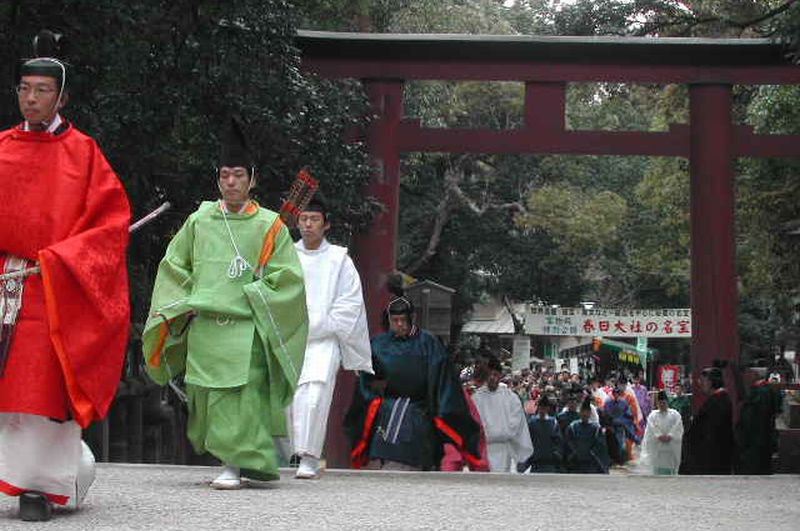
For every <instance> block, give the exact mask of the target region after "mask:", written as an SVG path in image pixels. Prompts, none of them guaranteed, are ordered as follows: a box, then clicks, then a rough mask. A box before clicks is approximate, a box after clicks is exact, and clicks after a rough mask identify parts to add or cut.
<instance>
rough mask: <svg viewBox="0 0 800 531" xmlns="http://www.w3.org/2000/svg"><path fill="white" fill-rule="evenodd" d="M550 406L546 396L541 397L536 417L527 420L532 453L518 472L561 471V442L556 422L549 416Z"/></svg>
mask: <svg viewBox="0 0 800 531" xmlns="http://www.w3.org/2000/svg"><path fill="white" fill-rule="evenodd" d="M550 405H551V401H550V399H549V398H548V397H547V395H542V396H541V397H540V398H539V403H538V404H537V407H536V416H534V417H532V418H531V419H530V420H528V431H529V433H530V439H531V443H532V446H533V453H531V454H530V457H528V459H527V460H526V461H525V462H524V463H523V464H521V465H520V466H519V467H518V469H519V470H520V472H522V471H524V470H526V469H527V468H528V467H530V470H531V472H560V471H561V460H562V444H563V442H562V438H561V430H560V428H559V427H558V422H556V419H555V417H551V416H550Z"/></svg>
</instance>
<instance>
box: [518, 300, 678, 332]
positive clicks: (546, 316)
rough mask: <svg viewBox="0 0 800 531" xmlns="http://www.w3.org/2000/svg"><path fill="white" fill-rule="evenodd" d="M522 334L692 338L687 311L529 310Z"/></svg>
mask: <svg viewBox="0 0 800 531" xmlns="http://www.w3.org/2000/svg"><path fill="white" fill-rule="evenodd" d="M525 333H526V334H528V335H535V336H590V337H594V336H602V337H685V338H690V337H692V311H691V310H690V309H689V308H666V309H650V310H648V309H625V308H592V309H591V310H587V309H585V308H551V307H548V306H530V307H529V308H528V311H527V312H526V314H525Z"/></svg>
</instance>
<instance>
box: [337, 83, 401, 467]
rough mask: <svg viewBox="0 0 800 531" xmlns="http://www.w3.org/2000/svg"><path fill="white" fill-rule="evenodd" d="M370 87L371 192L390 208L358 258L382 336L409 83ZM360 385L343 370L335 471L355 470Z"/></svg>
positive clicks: (363, 241) (370, 313)
mask: <svg viewBox="0 0 800 531" xmlns="http://www.w3.org/2000/svg"><path fill="white" fill-rule="evenodd" d="M364 88H365V89H366V91H367V94H368V95H369V100H370V106H371V109H372V112H373V114H374V115H375V116H376V119H375V120H374V121H373V122H372V123H371V124H370V127H369V130H368V131H367V145H368V147H369V150H370V155H371V157H372V162H373V164H374V166H375V174H374V177H373V179H372V182H371V183H370V184H369V186H368V187H367V191H366V193H367V195H369V196H372V197H375V198H376V199H378V201H380V202H381V203H382V204H383V205H384V206H385V209H384V210H383V211H382V212H381V213H380V214H378V217H377V218H376V219H375V222H374V224H373V226H372V230H370V231H369V232H368V233H365V234H362V235H361V236H360V237H359V238H358V240H357V241H356V245H355V252H354V253H353V255H354V257H355V260H356V262H357V264H356V265H357V266H358V270H359V272H360V273H361V283H362V285H363V288H364V300H365V301H366V302H367V318H368V321H369V330H370V335H372V336H374V335H377V334H379V333H380V332H382V326H383V325H382V322H381V320H382V310H383V308H386V305H387V304H388V303H389V300H388V297H389V292H388V291H387V290H386V278H387V276H388V275H389V274H390V273H391V272H392V271H394V269H395V261H396V259H397V225H398V218H399V212H400V151H399V150H398V134H399V131H398V128H399V126H400V121H401V120H402V118H403V82H402V81H394V80H381V81H377V80H364ZM355 385H356V378H355V375H354V374H353V373H352V372H351V371H339V376H338V378H337V380H336V394H335V395H334V397H333V403H332V404H331V412H330V416H329V418H328V433H327V437H326V441H327V448H326V450H325V457H326V465H327V466H328V467H329V468H349V467H350V446H349V439H348V438H347V437H346V435H345V433H344V426H343V423H344V418H345V415H346V414H347V410H348V409H349V407H350V402H351V401H352V397H353V392H354V390H355Z"/></svg>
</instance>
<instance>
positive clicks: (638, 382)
mask: <svg viewBox="0 0 800 531" xmlns="http://www.w3.org/2000/svg"><path fill="white" fill-rule="evenodd" d="M643 380H644V374H643V371H638V372H637V373H636V376H634V378H633V383H632V384H631V390H632V391H633V394H634V396H635V397H636V402H637V404H638V405H639V409H640V410H641V421H640V422H639V424H638V426H639V432H640V433H642V434H644V429H645V427H646V426H647V417H649V416H650V412H651V411H652V410H653V402H652V400H650V393H649V391H648V389H647V386H646V385H644V384H643V383H642V381H643Z"/></svg>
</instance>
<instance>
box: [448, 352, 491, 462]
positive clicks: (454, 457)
mask: <svg viewBox="0 0 800 531" xmlns="http://www.w3.org/2000/svg"><path fill="white" fill-rule="evenodd" d="M460 379H461V382H462V386H461V387H462V389H463V391H464V400H466V402H467V407H469V414H470V415H472V418H473V419H474V420H475V422H477V423H478V426H480V428H481V435H480V444H479V446H478V447H479V449H480V454H481V459H480V461H479V462H476V461H475V460H472V461H469V460H468V459H467V458H466V457H465V456H464V453H465V452H463V451H459V450H458V449H457V448H456V447H455V446H453V444H452V443H449V442H445V443H444V456H443V457H442V461H441V463H439V470H441V471H442V472H463V470H464V467H465V466H466V467H467V468H468V469H469V470H470V471H471V472H489V471H490V469H489V451H488V449H487V444H486V431H485V430H484V429H483V422H482V421H481V414H480V411H478V406H476V405H475V401H474V400H473V399H472V395H473V394H474V392H475V391H476V389H475V386H476V385H478V386H480V385H482V380H483V379H484V378H483V375H476V374H473V368H472V367H467V368H466V369H464V370H462V371H461V378H460Z"/></svg>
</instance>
